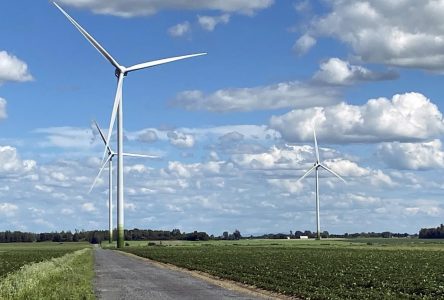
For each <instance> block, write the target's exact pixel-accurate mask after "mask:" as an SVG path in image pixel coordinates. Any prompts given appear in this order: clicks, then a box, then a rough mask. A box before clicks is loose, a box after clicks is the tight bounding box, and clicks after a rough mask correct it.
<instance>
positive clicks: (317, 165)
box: [298, 127, 346, 240]
mask: <svg viewBox="0 0 444 300" xmlns="http://www.w3.org/2000/svg"><path fill="white" fill-rule="evenodd" d="M313 137H314V144H315V151H316V162H315V163H314V165H313V167H311V168H310V169H309V170H308V171H307V172H306V173H305V174H304V175H303V176H302V177H301V178H299V179H298V182H299V181H301V180H302V179H304V178H305V177H306V176H307V175H308V174H310V173H311V172H312V171H313V170H315V173H316V174H315V178H316V231H317V234H316V238H317V239H318V240H319V239H321V221H320V219H319V218H320V217H319V174H318V172H319V171H318V170H319V168H322V169H324V170H326V171H328V172H330V173H331V174H333V175H335V176H336V177H338V178H339V179H341V180H342V181H344V182H346V181H345V180H344V178H342V177H341V176H339V175H338V174H337V173H336V172H334V171H333V170H331V169H330V168H328V167H326V166H325V165H323V164H321V160H320V158H319V149H318V141H317V140H316V131H315V129H314V127H313Z"/></svg>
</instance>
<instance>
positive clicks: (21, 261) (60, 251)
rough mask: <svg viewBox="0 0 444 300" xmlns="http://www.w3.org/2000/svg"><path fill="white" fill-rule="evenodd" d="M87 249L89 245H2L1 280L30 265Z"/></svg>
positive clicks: (0, 257) (0, 256)
mask: <svg viewBox="0 0 444 300" xmlns="http://www.w3.org/2000/svg"><path fill="white" fill-rule="evenodd" d="M85 247H89V244H87V243H50V242H47V243H10V244H0V280H1V278H3V277H5V276H6V275H7V274H8V273H10V272H13V271H16V270H18V269H20V267H22V266H24V265H27V264H29V263H34V262H41V261H44V260H48V259H51V258H55V257H60V256H63V255H65V254H67V253H69V252H73V251H76V250H79V249H82V248H85Z"/></svg>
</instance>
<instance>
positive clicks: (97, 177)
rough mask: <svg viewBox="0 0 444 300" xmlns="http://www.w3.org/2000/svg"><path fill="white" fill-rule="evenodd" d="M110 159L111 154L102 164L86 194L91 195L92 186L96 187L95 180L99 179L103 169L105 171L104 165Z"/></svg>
mask: <svg viewBox="0 0 444 300" xmlns="http://www.w3.org/2000/svg"><path fill="white" fill-rule="evenodd" d="M111 158H112V154H110V155H108V158H107V159H106V160H105V162H104V163H103V165H102V167H101V168H100V170H99V173H98V174H97V176H96V178H95V179H94V182H93V184H92V185H91V188H90V189H89V191H88V194H89V193H91V191H92V189H93V188H94V186H95V185H96V182H97V180H98V179H99V177H100V174H102V171H103V169H105V167H106V164H107V163H108V162H109V161H110V159H111Z"/></svg>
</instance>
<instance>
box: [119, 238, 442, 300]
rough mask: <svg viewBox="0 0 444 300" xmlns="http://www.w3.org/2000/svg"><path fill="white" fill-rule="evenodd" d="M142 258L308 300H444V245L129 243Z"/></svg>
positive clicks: (393, 241) (388, 241)
mask: <svg viewBox="0 0 444 300" xmlns="http://www.w3.org/2000/svg"><path fill="white" fill-rule="evenodd" d="M131 245H132V246H131V247H127V248H125V249H124V250H125V251H127V252H130V253H133V254H136V255H139V256H143V257H147V258H150V259H154V260H157V261H161V262H166V263H171V264H174V265H178V266H181V267H184V268H188V269H191V270H199V271H203V272H207V273H209V274H212V275H215V276H219V277H222V278H227V279H231V280H235V281H239V282H243V283H246V284H249V285H254V286H257V287H260V288H263V289H267V290H271V291H276V292H279V293H283V294H287V295H292V296H298V297H302V298H307V299H444V268H443V266H444V252H443V251H444V243H443V241H433V242H430V243H429V242H427V241H423V240H417V239H361V240H353V239H343V240H338V239H336V240H334V239H332V240H330V239H328V240H321V241H314V240H309V241H304V240H303V241H301V240H242V241H214V242H213V241H211V242H194V243H193V242H191V243H190V242H175V243H171V244H169V243H168V242H162V245H163V246H164V247H160V246H151V247H148V246H147V242H143V243H142V242H139V243H131Z"/></svg>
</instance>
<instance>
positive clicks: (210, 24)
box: [197, 14, 230, 31]
mask: <svg viewBox="0 0 444 300" xmlns="http://www.w3.org/2000/svg"><path fill="white" fill-rule="evenodd" d="M197 21H198V22H199V25H200V26H201V27H202V28H203V29H205V30H207V31H213V30H214V28H216V26H217V25H218V24H227V23H228V22H230V15H229V14H223V15H220V16H214V17H211V16H197Z"/></svg>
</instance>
